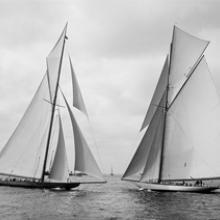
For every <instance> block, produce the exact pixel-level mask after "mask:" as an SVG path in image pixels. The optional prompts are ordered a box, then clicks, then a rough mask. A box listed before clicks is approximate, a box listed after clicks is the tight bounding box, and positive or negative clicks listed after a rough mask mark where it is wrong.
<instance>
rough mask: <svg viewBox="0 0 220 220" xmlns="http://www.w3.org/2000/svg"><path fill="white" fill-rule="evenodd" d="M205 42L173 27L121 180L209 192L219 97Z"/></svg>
mask: <svg viewBox="0 0 220 220" xmlns="http://www.w3.org/2000/svg"><path fill="white" fill-rule="evenodd" d="M208 44H209V42H208V41H206V40H202V39H199V38H197V37H195V36H193V35H191V34H188V33H186V32H185V31H183V30H181V29H180V28H178V27H176V26H174V28H173V36H172V42H171V45H170V52H169V54H168V55H167V56H166V59H165V63H164V66H163V69H162V72H161V75H160V77H159V80H158V83H157V86H156V89H155V91H154V94H153V97H152V100H151V102H150V105H149V108H148V111H147V114H146V117H145V119H144V121H143V124H142V127H141V130H145V131H144V134H143V137H142V140H141V141H140V144H139V146H138V148H137V150H136V152H135V154H134V156H133V158H132V160H131V162H130V164H129V166H128V168H127V170H126V171H125V173H124V175H123V177H122V180H126V181H134V182H138V183H139V184H140V185H141V186H142V188H144V189H147V190H149V191H151V190H152V191H153V190H154V191H182V192H210V191H212V190H215V189H217V188H218V186H211V185H210V184H209V185H208V184H204V182H207V181H210V180H216V179H220V159H219V155H220V123H219V122H220V98H219V95H218V93H217V90H216V88H215V85H214V83H213V80H212V78H211V76H210V71H209V68H208V65H207V62H206V59H205V56H204V54H203V53H204V51H205V49H206V48H207V46H208Z"/></svg>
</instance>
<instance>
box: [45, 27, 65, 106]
mask: <svg viewBox="0 0 220 220" xmlns="http://www.w3.org/2000/svg"><path fill="white" fill-rule="evenodd" d="M66 30H67V25H66V26H65V27H64V30H63V32H62V34H61V35H60V37H59V39H58V41H57V42H56V44H55V46H54V47H53V49H52V50H51V52H50V53H49V55H48V56H47V76H48V81H49V88H50V97H51V103H53V101H54V96H55V90H56V85H57V81H58V79H59V71H60V70H61V69H60V68H61V66H60V65H61V58H62V54H63V48H64V43H65V38H66Z"/></svg>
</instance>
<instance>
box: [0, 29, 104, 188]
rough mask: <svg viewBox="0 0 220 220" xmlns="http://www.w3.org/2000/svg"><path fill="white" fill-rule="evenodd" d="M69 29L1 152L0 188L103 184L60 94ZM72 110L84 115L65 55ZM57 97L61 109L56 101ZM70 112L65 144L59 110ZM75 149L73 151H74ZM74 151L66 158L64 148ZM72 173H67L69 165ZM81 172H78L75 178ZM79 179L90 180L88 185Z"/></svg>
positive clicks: (62, 37)
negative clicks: (71, 92)
mask: <svg viewBox="0 0 220 220" xmlns="http://www.w3.org/2000/svg"><path fill="white" fill-rule="evenodd" d="M66 30H67V25H66V26H65V28H64V30H63V32H62V34H61V36H60V37H59V39H58V41H57V43H56V44H55V46H54V47H53V49H52V50H51V52H50V53H49V55H48V56H47V58H46V61H47V71H46V74H45V75H44V77H43V80H42V82H41V84H40V86H39V87H38V90H37V92H36V93H35V95H34V97H33V99H32V101H31V103H30V105H29V107H28V108H27V110H26V112H25V113H24V115H23V117H22V119H21V121H20V122H19V124H18V126H17V128H16V129H15V131H14V132H13V134H12V136H11V137H10V138H9V140H8V142H7V143H6V145H5V146H4V148H3V149H2V150H1V152H0V185H6V186H15V187H28V188H64V189H71V188H74V187H77V186H79V185H80V184H81V183H104V182H105V180H104V179H103V176H102V173H101V171H100V169H99V167H98V165H97V163H96V161H95V159H94V157H93V155H92V153H91V151H90V149H89V146H88V144H87V142H86V139H85V138H84V136H83V134H82V131H81V129H80V127H79V125H78V123H77V121H76V119H75V116H74V114H73V111H72V109H71V107H70V105H69V103H68V102H67V99H66V97H65V96H64V94H63V92H62V91H61V87H60V75H61V68H62V61H63V55H64V49H65V41H66V40H67V37H66ZM69 61H70V67H71V74H72V84H73V106H74V107H75V108H77V109H78V110H80V111H82V112H84V113H86V114H87V112H86V108H85V105H84V102H83V98H82V95H81V92H80V88H79V85H78V82H77V79H76V76H75V73H74V71H73V67H72V63H71V59H70V57H69ZM58 96H59V98H61V101H63V103H64V104H63V105H64V106H60V105H59V104H60V103H57V99H58ZM60 107H62V109H64V111H65V112H66V114H69V116H67V117H69V119H68V121H69V122H70V124H71V128H72V132H71V133H72V134H73V135H72V139H71V141H70V144H69V145H68V146H67V145H66V142H65V141H66V138H65V133H64V129H63V126H64V127H65V125H64V123H63V119H62V115H61V113H60V112H61V108H60ZM63 107H64V108H63ZM74 147H75V148H74ZM68 148H74V149H75V158H74V156H73V157H72V158H73V160H72V161H69V160H68V155H67V152H68V151H67V149H68ZM72 164H74V170H72V171H70V168H69V167H70V165H72ZM79 173H81V174H79ZM82 176H91V177H92V178H87V180H86V181H83V180H81V177H82Z"/></svg>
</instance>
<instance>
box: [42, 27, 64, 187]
mask: <svg viewBox="0 0 220 220" xmlns="http://www.w3.org/2000/svg"><path fill="white" fill-rule="evenodd" d="M66 28H67V24H66V26H65V30H64V31H65V33H64V34H65V36H64V42H63V45H62V50H61V56H60V61H59V67H58V77H57V82H56V88H55V94H54V99H53V102H52V113H51V118H50V127H49V133H48V138H47V145H46V152H45V158H44V165H43V171H42V176H41V182H42V183H43V182H44V176H45V169H46V164H47V157H48V151H49V145H50V139H51V133H52V127H53V119H54V113H55V107H56V101H57V92H58V88H59V81H60V74H61V67H62V61H63V53H64V47H65V42H66V39H67V38H66Z"/></svg>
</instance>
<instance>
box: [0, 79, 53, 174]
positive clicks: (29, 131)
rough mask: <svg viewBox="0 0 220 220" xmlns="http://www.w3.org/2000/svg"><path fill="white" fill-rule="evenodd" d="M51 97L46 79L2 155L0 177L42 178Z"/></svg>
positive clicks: (0, 157) (0, 153)
mask: <svg viewBox="0 0 220 220" xmlns="http://www.w3.org/2000/svg"><path fill="white" fill-rule="evenodd" d="M47 100H50V94H49V90H48V81H47V76H46V75H45V76H44V78H43V80H42V82H41V84H40V86H39V88H38V90H37V92H36V94H35V95H34V97H33V99H32V101H31V103H30V105H29V107H28V108H27V110H26V112H25V113H24V116H23V117H22V119H21V121H20V122H19V124H18V126H17V128H16V129H15V131H14V133H13V134H12V136H11V137H10V139H9V140H8V142H7V143H6V145H5V146H4V148H3V150H2V151H1V152H0V173H3V174H9V175H18V176H24V177H35V178H40V177H41V174H42V169H43V161H44V152H45V148H46V142H47V136H48V128H49V119H50V115H51V104H50V103H48V101H47Z"/></svg>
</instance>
